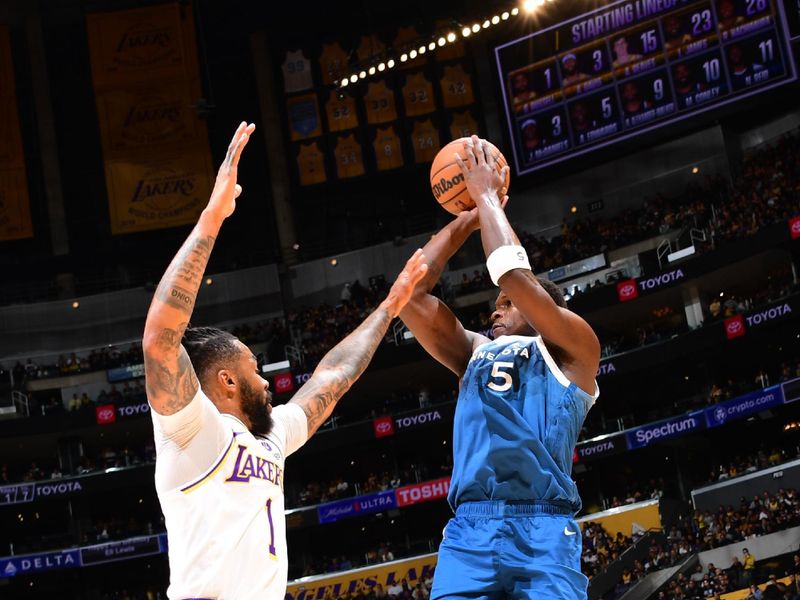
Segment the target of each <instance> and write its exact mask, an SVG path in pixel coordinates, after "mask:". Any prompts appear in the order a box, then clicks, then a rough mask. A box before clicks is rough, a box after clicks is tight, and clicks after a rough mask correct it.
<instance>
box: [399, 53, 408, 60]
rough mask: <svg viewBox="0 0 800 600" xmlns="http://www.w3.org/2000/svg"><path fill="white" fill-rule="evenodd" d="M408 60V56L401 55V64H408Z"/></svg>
mask: <svg viewBox="0 0 800 600" xmlns="http://www.w3.org/2000/svg"><path fill="white" fill-rule="evenodd" d="M407 60H408V54H405V53H403V54H401V55H400V62H406V61H407Z"/></svg>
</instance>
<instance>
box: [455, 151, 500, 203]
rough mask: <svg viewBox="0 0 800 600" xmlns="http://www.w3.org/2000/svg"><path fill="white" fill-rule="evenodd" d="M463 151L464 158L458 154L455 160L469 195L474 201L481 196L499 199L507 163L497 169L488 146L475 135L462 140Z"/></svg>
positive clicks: (481, 197)
mask: <svg viewBox="0 0 800 600" xmlns="http://www.w3.org/2000/svg"><path fill="white" fill-rule="evenodd" d="M464 152H465V154H466V155H467V158H466V160H461V157H460V156H458V155H456V156H455V160H456V163H458V166H459V167H461V172H462V173H463V174H464V183H465V184H466V186H467V192H468V193H469V195H470V196H471V197H472V199H473V200H475V201H476V203H477V202H478V200H479V199H483V198H486V199H491V200H495V201H500V200H501V198H502V196H501V195H500V194H499V192H500V190H501V189H502V188H503V187H504V186H505V182H506V177H507V175H508V165H506V166H505V167H503V168H502V169H501V170H500V171H498V170H497V165H496V164H495V158H494V156H493V155H492V153H491V152H490V151H488V146H486V144H484V141H483V140H482V139H480V138H479V137H478V136H476V135H473V136H472V139H471V140H470V141H469V142H464Z"/></svg>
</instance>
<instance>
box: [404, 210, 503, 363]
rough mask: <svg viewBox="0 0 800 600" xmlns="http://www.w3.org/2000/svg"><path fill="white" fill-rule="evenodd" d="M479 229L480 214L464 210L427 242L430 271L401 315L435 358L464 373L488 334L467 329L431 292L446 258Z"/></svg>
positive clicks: (445, 262)
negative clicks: (475, 351) (474, 349)
mask: <svg viewBox="0 0 800 600" xmlns="http://www.w3.org/2000/svg"><path fill="white" fill-rule="evenodd" d="M477 229H478V214H477V212H475V211H471V212H462V213H460V214H459V215H458V216H457V217H456V218H455V219H454V220H453V221H451V222H450V223H448V224H447V225H446V226H445V227H444V228H443V229H442V230H441V231H439V233H437V234H436V235H434V236H433V237H432V238H431V239H430V241H429V242H428V243H427V244H425V247H424V248H423V250H422V251H423V252H424V253H425V257H426V258H427V259H428V273H427V275H425V278H424V279H423V280H422V281H420V282H419V284H418V285H417V287H416V288H415V289H414V293H413V295H412V296H411V300H410V301H409V303H408V304H406V307H405V308H404V309H403V311H402V312H401V313H400V318H401V319H402V320H403V323H405V324H406V327H408V328H409V329H410V330H411V333H413V334H414V337H415V338H417V340H418V341H419V343H420V344H422V347H423V348H425V350H426V351H427V352H428V354H430V355H431V356H432V357H433V358H435V359H436V360H438V361H439V362H440V363H442V364H443V365H444V366H445V367H447V368H448V369H450V370H451V371H453V373H455V374H456V375H458V376H459V377H461V376H462V375H463V374H464V371H465V370H466V368H467V363H468V362H469V358H470V356H472V350H473V348H474V347H475V346H477V345H478V344H481V343H483V342H485V341H488V338H485V337H484V336H482V335H480V334H477V333H474V332H472V331H468V330H466V329H464V326H463V325H462V324H461V322H460V321H459V320H458V319H457V318H456V316H455V315H454V314H453V312H452V311H451V310H450V309H449V308H448V307H447V305H446V304H445V303H444V302H442V301H441V300H439V299H438V298H436V297H435V296H433V295H431V290H432V289H433V288H434V286H435V285H436V282H437V281H439V278H440V277H441V276H442V271H444V267H445V265H446V264H447V261H448V260H450V258H452V256H453V255H454V254H455V253H456V252H458V249H459V248H461V246H463V245H464V242H466V241H467V238H469V236H470V235H472V233H473V232H474V231H475V230H477Z"/></svg>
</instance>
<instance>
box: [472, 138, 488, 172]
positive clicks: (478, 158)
mask: <svg viewBox="0 0 800 600" xmlns="http://www.w3.org/2000/svg"><path fill="white" fill-rule="evenodd" d="M472 146H473V148H475V162H476V164H479V165H482V164H485V163H486V153H485V152H484V150H483V140H482V139H481V138H479V137H478V136H477V135H473V136H472Z"/></svg>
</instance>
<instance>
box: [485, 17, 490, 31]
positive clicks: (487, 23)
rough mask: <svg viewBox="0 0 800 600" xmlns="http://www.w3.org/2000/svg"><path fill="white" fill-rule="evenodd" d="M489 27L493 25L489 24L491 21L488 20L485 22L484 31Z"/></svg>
mask: <svg viewBox="0 0 800 600" xmlns="http://www.w3.org/2000/svg"><path fill="white" fill-rule="evenodd" d="M489 25H491V23H490V22H489V19H486V20H485V21H484V22H483V28H484V29H486V28H487V27H489Z"/></svg>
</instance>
